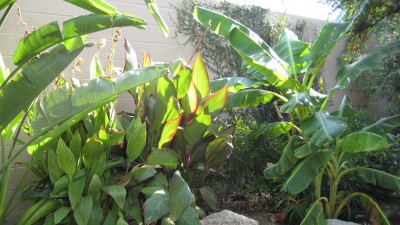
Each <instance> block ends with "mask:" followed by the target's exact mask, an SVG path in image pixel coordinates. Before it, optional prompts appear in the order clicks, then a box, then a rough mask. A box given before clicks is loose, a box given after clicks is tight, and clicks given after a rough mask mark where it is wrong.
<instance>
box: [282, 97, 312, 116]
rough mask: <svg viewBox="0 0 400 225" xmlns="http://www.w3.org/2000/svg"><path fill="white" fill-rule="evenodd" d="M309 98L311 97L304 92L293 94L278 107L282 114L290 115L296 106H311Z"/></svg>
mask: <svg viewBox="0 0 400 225" xmlns="http://www.w3.org/2000/svg"><path fill="white" fill-rule="evenodd" d="M311 98H312V97H311V96H310V95H309V94H308V93H306V92H301V93H295V94H294V95H293V97H292V98H290V99H289V101H288V102H286V103H285V104H283V105H282V106H281V107H280V110H281V111H282V112H284V113H291V112H293V110H294V109H295V108H296V107H297V106H298V105H301V106H304V107H309V106H313V102H312V99H311Z"/></svg>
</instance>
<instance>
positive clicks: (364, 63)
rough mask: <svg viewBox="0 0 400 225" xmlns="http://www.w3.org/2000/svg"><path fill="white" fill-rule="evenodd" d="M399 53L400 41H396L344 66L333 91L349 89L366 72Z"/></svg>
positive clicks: (337, 76)
mask: <svg viewBox="0 0 400 225" xmlns="http://www.w3.org/2000/svg"><path fill="white" fill-rule="evenodd" d="M399 51H400V41H396V42H393V43H391V44H388V45H387V46H385V47H382V48H379V49H377V50H375V51H373V52H371V53H369V54H367V55H364V56H362V57H361V58H360V59H358V60H357V61H356V62H354V63H352V64H350V65H346V66H344V67H343V68H342V69H340V70H339V72H338V74H337V75H336V86H335V87H334V88H333V89H334V90H339V89H344V88H347V87H349V86H350V83H351V82H352V81H354V80H356V79H357V77H359V76H360V75H361V73H362V72H363V71H364V70H369V69H373V68H376V67H377V66H379V65H380V62H381V61H382V60H383V59H384V58H386V57H387V56H390V55H393V54H396V53H398V52H399Z"/></svg>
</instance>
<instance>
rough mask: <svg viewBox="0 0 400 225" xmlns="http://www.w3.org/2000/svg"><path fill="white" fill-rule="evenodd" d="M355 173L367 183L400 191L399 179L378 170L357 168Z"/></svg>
mask: <svg viewBox="0 0 400 225" xmlns="http://www.w3.org/2000/svg"><path fill="white" fill-rule="evenodd" d="M357 173H358V174H359V175H360V176H361V177H362V178H363V179H364V180H365V181H367V182H368V183H370V184H373V185H377V186H380V187H383V188H387V189H391V190H400V177H398V176H394V175H392V174H390V173H386V172H383V171H380V170H376V169H372V168H366V167H357Z"/></svg>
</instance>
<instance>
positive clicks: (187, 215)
mask: <svg viewBox="0 0 400 225" xmlns="http://www.w3.org/2000/svg"><path fill="white" fill-rule="evenodd" d="M176 225H200V222H199V216H198V215H197V213H196V211H195V210H194V209H193V208H192V207H189V208H187V209H186V210H185V212H183V214H182V216H181V217H180V218H179V219H178V221H176Z"/></svg>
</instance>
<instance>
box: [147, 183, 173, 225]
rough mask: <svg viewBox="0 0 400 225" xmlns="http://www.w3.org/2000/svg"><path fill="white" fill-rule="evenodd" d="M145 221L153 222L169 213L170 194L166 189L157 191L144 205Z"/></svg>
mask: <svg viewBox="0 0 400 225" xmlns="http://www.w3.org/2000/svg"><path fill="white" fill-rule="evenodd" d="M143 207H144V212H143V213H144V222H145V223H146V224H150V223H153V222H155V221H157V220H158V219H160V218H161V217H163V216H165V215H167V214H168V213H169V196H168V193H166V192H165V191H162V190H160V191H156V192H155V193H153V195H151V197H150V198H149V199H147V200H146V202H145V203H144V205H143Z"/></svg>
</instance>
